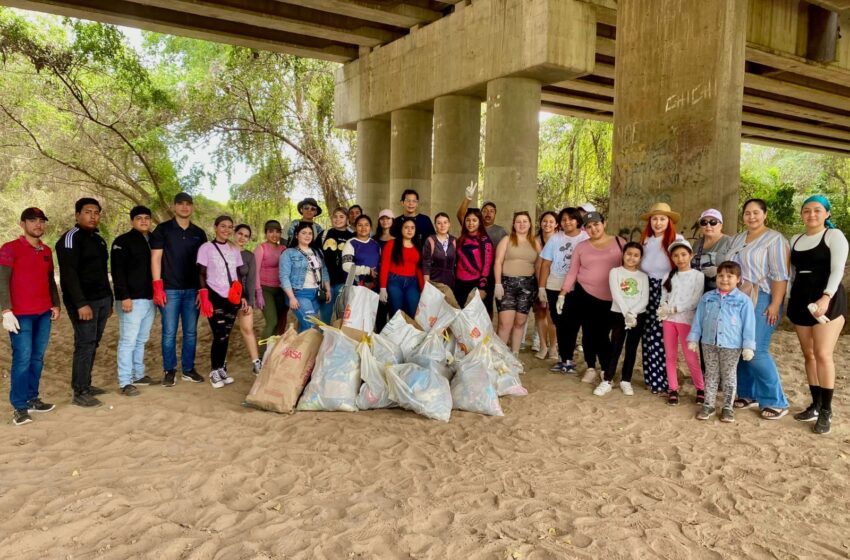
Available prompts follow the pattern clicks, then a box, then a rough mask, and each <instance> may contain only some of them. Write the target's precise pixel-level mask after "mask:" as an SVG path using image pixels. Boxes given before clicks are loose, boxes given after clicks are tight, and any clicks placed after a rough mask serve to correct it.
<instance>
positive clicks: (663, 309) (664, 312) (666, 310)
mask: <svg viewBox="0 0 850 560" xmlns="http://www.w3.org/2000/svg"><path fill="white" fill-rule="evenodd" d="M671 313H672V311H671V310H670V307H669V306H668V305H667V304H666V303H662V304H661V305H659V306H658V310H657V311H656V312H655V316H656V317H658V320H659V321H666V320H667V317H669V316H670V314H671Z"/></svg>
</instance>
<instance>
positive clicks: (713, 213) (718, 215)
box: [699, 208, 723, 224]
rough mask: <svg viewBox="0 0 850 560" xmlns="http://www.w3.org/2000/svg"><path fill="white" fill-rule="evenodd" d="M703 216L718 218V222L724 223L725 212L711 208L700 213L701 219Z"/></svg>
mask: <svg viewBox="0 0 850 560" xmlns="http://www.w3.org/2000/svg"><path fill="white" fill-rule="evenodd" d="M703 218H717V221H718V222H720V223H721V224H722V223H723V214H721V213H720V210H715V209H714V208H709V209H708V210H706V211H705V212H703V213H702V214H700V216H699V219H700V220H702V219H703Z"/></svg>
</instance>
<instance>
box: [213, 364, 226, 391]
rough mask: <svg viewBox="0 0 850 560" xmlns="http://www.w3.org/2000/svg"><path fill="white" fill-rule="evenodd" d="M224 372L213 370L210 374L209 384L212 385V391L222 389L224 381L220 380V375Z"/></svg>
mask: <svg viewBox="0 0 850 560" xmlns="http://www.w3.org/2000/svg"><path fill="white" fill-rule="evenodd" d="M223 371H224V370H222V369H214V370H212V371H211V372H210V384H212V386H213V388H214V389H221V388H222V387H224V381H222V380H221V374H222V372H223Z"/></svg>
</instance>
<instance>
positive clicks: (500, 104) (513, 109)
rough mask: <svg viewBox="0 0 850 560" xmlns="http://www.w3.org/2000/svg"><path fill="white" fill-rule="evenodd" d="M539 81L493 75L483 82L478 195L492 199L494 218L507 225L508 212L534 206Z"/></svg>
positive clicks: (533, 215) (530, 211)
mask: <svg viewBox="0 0 850 560" xmlns="http://www.w3.org/2000/svg"><path fill="white" fill-rule="evenodd" d="M539 111H540V82H538V81H537V80H532V79H529V78H498V79H496V80H491V81H490V82H488V83H487V126H486V136H485V141H484V198H485V199H486V200H492V201H493V202H495V203H496V207H497V210H498V214H497V215H496V223H498V224H499V225H501V226H503V227H504V228H505V229H508V230H510V226H511V217H512V216H513V213H514V212H517V211H519V210H527V211H528V212H529V213H530V214H531V218H532V222H533V221H534V220H535V216H536V213H537V212H536V210H537V208H536V207H537V152H538V144H539V138H538V132H539V128H540V124H539V121H538V112H539Z"/></svg>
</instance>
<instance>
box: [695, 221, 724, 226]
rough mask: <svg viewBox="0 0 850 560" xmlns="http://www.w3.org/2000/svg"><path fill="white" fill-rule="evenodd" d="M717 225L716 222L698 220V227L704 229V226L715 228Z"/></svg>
mask: <svg viewBox="0 0 850 560" xmlns="http://www.w3.org/2000/svg"><path fill="white" fill-rule="evenodd" d="M719 223H720V222H718V221H717V220H700V221H699V225H701V226H703V227H705V226H716V225H717V224H719Z"/></svg>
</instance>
